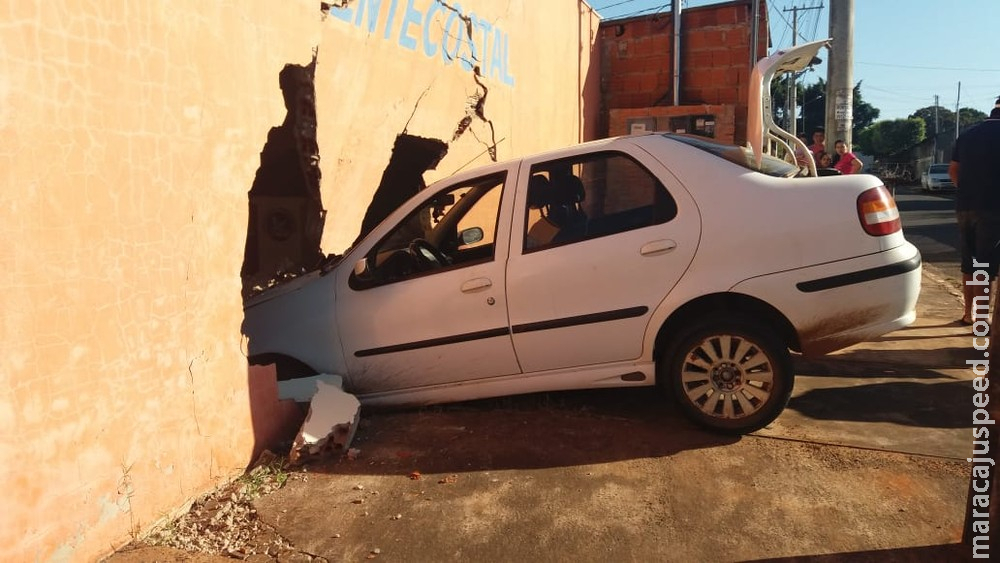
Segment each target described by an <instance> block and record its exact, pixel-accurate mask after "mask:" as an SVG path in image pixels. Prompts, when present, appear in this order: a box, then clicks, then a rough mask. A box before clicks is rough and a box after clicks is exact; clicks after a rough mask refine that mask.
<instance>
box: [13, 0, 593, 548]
mask: <svg viewBox="0 0 1000 563" xmlns="http://www.w3.org/2000/svg"><path fill="white" fill-rule="evenodd" d="M369 1H370V0H369ZM431 1H432V0H414V1H413V2H412V4H413V6H414V7H416V8H419V9H420V10H421V11H423V12H426V9H427V8H428V6H429V5H430V4H431ZM352 4H353V5H355V6H358V5H361V4H364V3H363V2H360V0H354V2H352ZM389 4H390V2H389V0H385V1H384V2H382V6H381V13H380V16H379V19H378V21H377V23H376V31H375V32H374V33H371V34H369V33H368V32H367V24H366V23H365V22H363V23H362V26H361V27H360V28H359V27H356V26H354V25H353V23H348V22H344V21H341V20H339V19H337V18H334V17H329V16H327V17H325V18H324V17H321V14H320V12H319V2H311V1H310V2H281V3H275V2H269V1H265V0H241V1H236V0H232V1H220V2H203V1H200V0H170V1H166V0H163V1H140V0H134V1H126V2H116V1H115V2H113V1H111V0H104V1H98V2H91V3H86V4H82V5H81V4H80V3H77V2H62V1H59V0H56V1H55V2H48V3H37V2H7V3H5V4H4V5H3V6H2V7H0V137H2V141H0V178H2V180H3V188H2V191H0V235H2V240H4V241H5V242H6V245H5V247H4V249H3V250H2V251H0V279H2V280H3V286H4V289H5V292H4V294H3V297H2V298H0V320H2V328H0V330H2V333H0V337H2V339H3V346H2V350H3V354H0V428H2V429H3V433H4V434H3V439H2V441H0V459H2V460H3V462H2V463H3V464H4V467H3V469H4V471H3V474H4V475H5V477H6V478H7V487H6V490H5V496H4V502H3V507H4V508H3V509H2V510H0V545H3V546H4V552H5V559H6V560H11V561H20V560H40V561H45V560H56V561H63V560H90V559H94V558H96V557H98V556H99V555H101V554H102V553H105V552H107V551H108V550H109V549H110V548H111V547H112V546H116V545H120V544H122V543H123V542H125V541H127V540H128V539H129V536H130V534H131V533H139V534H141V533H143V532H145V531H146V530H147V529H148V527H149V526H150V525H151V524H152V523H154V522H155V521H156V520H158V519H160V518H162V517H163V516H165V515H167V514H169V513H170V512H171V511H173V510H175V509H176V508H177V507H179V506H180V505H182V504H183V503H184V501H185V500H188V499H190V498H192V497H193V496H196V495H198V494H200V493H202V492H204V491H205V490H207V489H208V488H210V487H212V486H213V485H216V484H218V483H219V482H221V481H223V480H226V479H229V478H231V477H232V476H233V475H235V474H236V473H238V472H240V471H241V470H242V469H243V468H244V467H245V466H246V464H247V463H248V462H249V461H251V460H250V457H251V452H252V450H253V449H254V447H255V443H254V441H255V435H254V431H253V429H252V428H251V420H250V418H251V413H250V408H249V391H248V385H247V382H248V377H249V375H248V370H247V365H246V362H245V359H244V357H243V353H242V351H241V348H242V342H241V336H240V332H239V327H240V322H241V320H242V312H241V302H240V278H239V271H240V266H241V262H242V259H243V246H244V237H245V234H246V227H247V225H246V223H247V195H246V194H247V191H248V190H249V189H250V186H251V184H252V182H253V178H254V174H255V171H256V169H257V166H258V164H259V153H260V150H261V148H262V147H263V145H264V142H265V140H266V135H267V132H268V130H269V129H270V128H271V127H274V126H277V125H279V124H280V123H281V121H282V119H283V118H284V115H285V109H284V106H283V103H282V99H281V93H280V90H279V89H278V79H277V77H278V72H279V71H280V70H281V68H282V67H283V66H284V65H285V64H289V63H291V64H300V65H305V64H308V63H309V62H310V60H311V59H312V53H313V49H314V48H318V67H317V75H316V87H317V111H318V115H319V130H318V136H319V143H320V154H321V156H322V162H321V168H322V172H323V182H322V194H323V198H324V204H325V207H326V208H327V209H328V210H329V216H328V219H327V230H326V233H325V235H324V239H323V240H324V250H325V251H327V252H338V251H340V250H342V249H343V248H344V246H346V244H347V243H348V242H350V240H351V239H353V236H354V234H356V232H357V230H358V227H359V225H360V219H361V214H362V213H363V211H364V208H365V206H366V205H367V203H368V198H369V197H370V195H371V193H372V192H373V191H374V189H375V187H376V185H377V184H378V179H379V177H380V175H381V172H382V169H383V168H384V166H385V164H386V163H387V161H388V158H389V148H390V147H391V145H392V140H393V138H394V137H395V135H396V134H398V133H401V132H402V131H403V129H404V127H406V124H407V121H408V120H409V126H408V129H407V131H408V132H409V133H411V134H414V135H420V136H427V137H437V138H441V139H443V140H446V141H450V140H451V134H452V132H453V131H454V129H455V126H456V125H457V123H458V121H459V120H460V119H461V118H462V117H463V116H464V115H465V111H466V104H467V100H468V97H469V96H470V95H472V94H474V93H475V92H476V85H475V83H474V81H473V77H472V74H471V73H470V72H468V71H465V70H463V69H461V67H460V65H459V64H458V63H452V64H450V65H449V64H445V63H444V62H443V61H442V60H441V58H440V56H438V57H427V56H426V55H424V54H423V53H422V52H421V49H422V44H421V43H422V31H423V27H424V26H423V24H421V25H420V26H411V28H410V29H411V30H412V31H411V35H414V36H416V37H417V38H418V42H417V50H416V51H410V50H408V49H407V48H405V47H401V46H400V45H399V41H398V34H399V29H400V27H399V26H400V22H401V21H402V19H403V13H404V11H405V9H406V6H407V2H405V1H400V2H399V3H398V4H399V5H398V7H397V13H396V20H395V23H394V26H393V29H392V36H393V37H392V38H390V39H383V35H382V33H381V32H382V29H383V28H384V23H385V21H386V17H387V12H388V7H389ZM463 5H464V6H465V8H466V9H467V10H468V11H469V12H478V13H479V14H480V15H481V17H482V18H483V19H484V20H487V21H489V22H490V23H491V24H493V25H496V26H497V27H499V28H501V29H502V31H503V33H505V34H506V37H507V39H506V45H507V54H506V55H505V57H506V58H505V59H504V60H508V61H509V66H508V67H507V74H508V75H510V76H512V77H513V78H514V84H513V85H510V84H506V83H504V81H503V80H499V79H497V78H496V75H493V76H492V77H491V75H490V72H489V71H488V70H487V72H486V78H485V79H484V83H485V84H486V86H487V87H488V88H489V95H488V98H487V102H486V105H485V114H486V117H488V118H489V119H492V120H493V123H494V125H495V128H496V134H495V135H496V139H497V140H498V141H500V142H499V151H498V152H499V156H500V157H501V158H506V157H511V156H514V155H517V154H521V153H524V152H530V151H535V150H539V149H543V148H548V147H553V146H558V145H564V144H567V143H570V142H573V141H576V140H577V139H579V138H580V137H581V136H582V135H583V133H582V132H581V131H582V128H585V127H588V125H587V124H586V123H581V120H580V119H579V117H578V116H579V115H581V114H582V113H587V114H590V112H589V111H586V109H584V104H582V103H581V102H580V84H582V83H584V82H586V77H587V73H586V69H587V67H588V65H589V59H587V54H588V53H590V52H592V48H591V41H592V36H591V39H590V40H588V37H587V33H588V31H587V30H588V29H591V28H593V27H595V26H596V24H595V23H593V22H591V21H590V19H591V18H590V16H589V15H588V16H583V17H581V16H580V15H579V13H580V10H581V9H584V10H586V7H585V6H580V5H578V3H577V2H576V1H575V0H560V1H558V2H539V3H536V2H529V1H527V0H510V1H495V0H478V1H477V0H466V1H465V2H463ZM442 14H443V17H446V15H447V14H446V13H440V12H439V13H438V17H442ZM578 26H579V27H578ZM431 29H432V30H433V29H437V30H440V26H438V25H436V24H435V23H434V22H431ZM455 29H456V30H457V29H458V28H457V27H456V28H455ZM418 30H419V33H420V34H421V35H418V34H417V32H418ZM578 30H582V31H578ZM580 39H582V41H583V43H584V46H583V48H582V49H581V48H580V47H579V43H578V40H580ZM499 56H501V57H504V55H503V54H502V53H501V55H499ZM595 68H596V67H595ZM581 70H582V71H583V73H584V75H583V76H581ZM422 95H423V98H422V99H420V98H421V96H422ZM418 99H419V107H417V109H416V111H415V112H414V107H415V105H416V104H417V102H418ZM594 110H595V111H596V108H594ZM411 114H412V119H411ZM473 130H474V131H475V134H476V136H478V138H479V140H478V141H477V140H476V138H475V137H473V135H472V134H471V133H466V134H465V135H463V136H462V137H461V138H460V139H459V140H458V141H456V142H455V143H454V144H453V145H452V147H451V152H450V153H449V155H448V156H447V157H446V158H445V160H444V161H443V162H442V163H441V165H440V166H439V167H438V170H437V172H436V175H437V176H440V175H442V174H447V173H451V172H453V171H455V170H456V169H458V168H460V167H462V166H463V165H465V164H467V163H468V162H469V161H471V160H475V161H476V162H477V163H479V162H485V159H486V158H487V157H486V156H485V155H482V156H479V155H480V153H482V152H483V151H484V150H485V148H484V146H483V145H482V143H481V142H480V141H486V140H487V139H489V138H490V135H489V134H488V133H487V132H486V128H485V126H484V124H482V123H475V124H474V125H473ZM435 177H436V176H435ZM428 179H429V180H430V179H434V177H429V178H428ZM258 437H259V433H258Z"/></svg>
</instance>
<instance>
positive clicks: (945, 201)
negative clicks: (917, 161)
mask: <svg viewBox="0 0 1000 563" xmlns="http://www.w3.org/2000/svg"><path fill="white" fill-rule="evenodd" d="M896 205H897V206H899V212H900V217H901V219H902V222H903V232H904V233H905V235H906V239H907V240H909V241H910V242H912V243H913V244H914V245H915V246H916V247H917V248H919V249H920V253H921V254H922V255H923V260H924V262H925V263H930V264H933V265H934V266H937V267H938V268H940V269H941V270H942V271H943V273H945V274H947V275H948V276H950V277H952V278H956V279H957V278H959V277H960V275H959V255H958V227H957V226H956V223H955V195H954V193H935V194H930V193H924V192H923V191H921V190H920V188H919V187H918V186H907V187H897V188H896Z"/></svg>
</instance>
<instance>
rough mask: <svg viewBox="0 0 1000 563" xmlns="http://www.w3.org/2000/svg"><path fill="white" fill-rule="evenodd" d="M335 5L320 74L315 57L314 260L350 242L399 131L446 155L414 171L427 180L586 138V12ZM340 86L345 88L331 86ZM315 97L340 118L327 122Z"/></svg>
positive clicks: (590, 31) (593, 98) (492, 5)
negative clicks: (318, 232)
mask: <svg viewBox="0 0 1000 563" xmlns="http://www.w3.org/2000/svg"><path fill="white" fill-rule="evenodd" d="M340 3H341V4H344V5H343V6H342V7H340V8H337V7H335V6H333V4H337V3H329V5H328V11H327V12H326V13H327V14H328V16H327V18H326V21H325V22H324V25H323V26H322V43H321V44H322V45H337V46H338V47H337V51H336V64H333V63H328V64H329V66H327V67H326V69H327V70H326V71H324V70H323V69H324V63H325V60H324V58H323V57H322V56H321V57H320V65H319V68H320V71H319V72H318V73H317V75H316V90H317V99H318V102H319V104H320V108H319V113H320V116H321V117H320V145H321V151H322V154H323V198H324V203H325V204H326V206H327V209H329V210H330V211H329V214H328V218H327V225H326V229H325V230H324V233H323V249H324V251H325V252H327V253H341V252H343V251H344V250H345V249H347V248H349V247H350V246H351V244H352V243H354V242H355V240H356V239H357V237H358V233H359V232H361V231H362V227H361V219H362V218H363V217H364V216H365V215H366V213H367V211H368V206H369V204H370V203H372V199H373V196H374V194H375V192H376V188H377V187H378V186H379V185H380V183H381V180H382V175H383V173H384V172H385V171H386V168H387V166H388V165H389V162H390V160H391V157H392V149H393V146H394V144H395V142H396V139H397V136H399V135H403V134H405V135H412V136H415V137H422V138H426V139H437V140H440V141H442V142H445V143H447V145H448V153H447V155H446V156H445V157H444V158H443V159H442V160H441V162H440V163H438V164H437V166H436V167H434V168H433V169H429V170H428V171H427V172H426V173H425V174H423V180H424V181H425V182H426V183H427V184H430V183H432V182H434V181H435V180H438V179H440V178H442V177H446V176H448V175H451V174H453V173H455V172H456V171H460V170H467V169H468V168H471V167H475V166H478V165H483V164H488V163H490V162H492V161H493V160H505V159H509V158H512V157H514V156H517V155H523V154H529V153H533V152H538V151H541V150H546V149H552V148H557V147H561V146H565V145H568V144H572V143H575V142H578V141H582V140H584V139H589V138H593V136H594V133H595V131H596V125H597V116H598V111H599V92H598V88H597V86H598V85H599V81H597V80H596V77H597V76H596V73H597V72H598V70H599V65H598V64H596V62H594V57H596V56H597V52H596V51H595V50H594V48H593V46H594V39H595V33H596V30H597V21H598V20H597V17H596V15H594V14H593V13H592V12H591V11H590V9H589V7H587V5H586V4H584V3H582V2H577V1H575V0H569V1H567V0H556V1H553V2H544V3H541V2H539V3H526V2H522V1H519V0H509V1H485V0H480V1H468V0H466V1H464V2H460V3H459V2H447V1H444V0H412V1H408V2H391V1H390V0H381V1H380V0H350V1H348V2H346V3H344V2H340ZM345 82H347V83H350V84H351V85H352V87H351V88H350V89H346V90H345V89H343V88H342V87H339V86H338V85H340V84H344V83H345ZM581 93H583V94H581ZM324 99H330V100H335V102H333V103H334V104H335V106H336V107H338V108H343V107H349V108H351V111H350V112H349V113H345V112H334V113H333V114H328V113H327V112H326V111H325V109H324V107H323V101H324ZM330 131H335V133H330ZM344 186H350V188H347V189H345V188H344Z"/></svg>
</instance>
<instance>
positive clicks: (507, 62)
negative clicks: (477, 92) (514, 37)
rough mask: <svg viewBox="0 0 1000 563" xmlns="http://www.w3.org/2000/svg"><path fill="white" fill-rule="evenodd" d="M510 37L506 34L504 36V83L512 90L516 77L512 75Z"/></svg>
mask: <svg viewBox="0 0 1000 563" xmlns="http://www.w3.org/2000/svg"><path fill="white" fill-rule="evenodd" d="M509 39H510V36H509V35H507V34H506V33H504V34H503V58H502V59H501V60H502V61H503V83H504V84H506V85H507V86H510V87H511V88H513V87H514V77H513V76H511V75H510V72H509V71H510V49H509V45H510V42H509Z"/></svg>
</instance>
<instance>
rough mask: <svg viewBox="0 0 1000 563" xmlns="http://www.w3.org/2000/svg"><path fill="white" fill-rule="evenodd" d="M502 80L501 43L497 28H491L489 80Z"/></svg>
mask: <svg viewBox="0 0 1000 563" xmlns="http://www.w3.org/2000/svg"><path fill="white" fill-rule="evenodd" d="M494 74H495V75H496V77H497V78H499V79H501V80H503V41H502V39H501V32H500V29H499V28H493V56H492V57H491V58H490V78H493V75H494Z"/></svg>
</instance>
